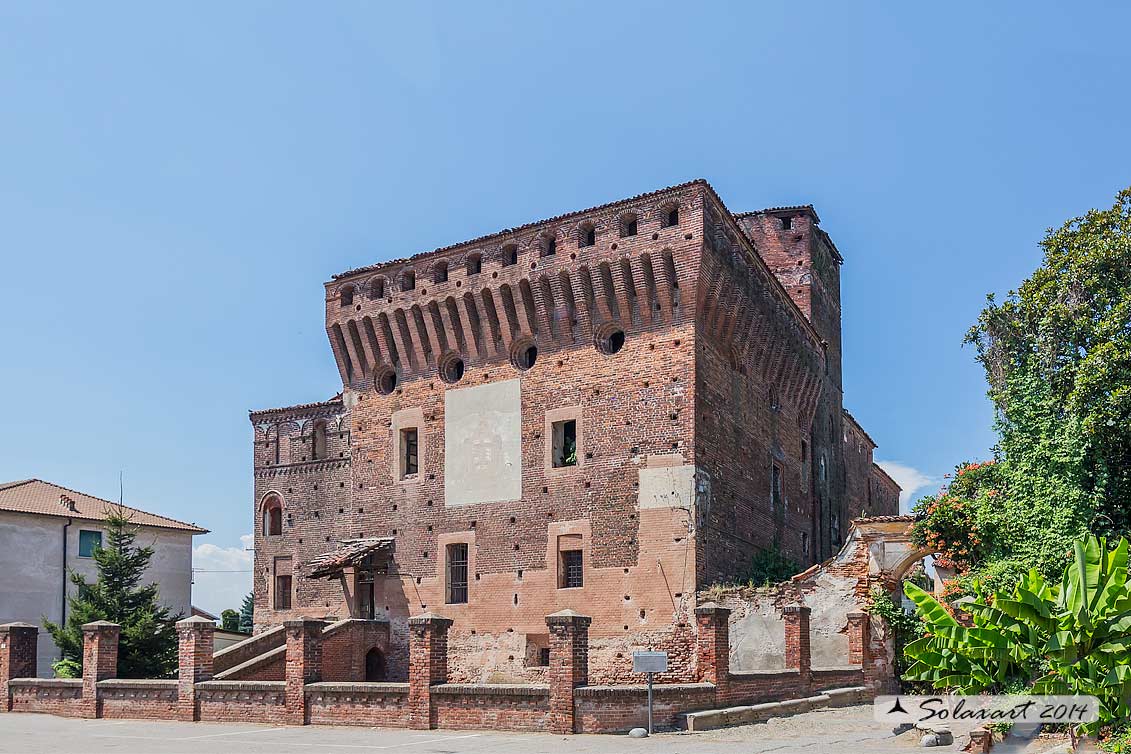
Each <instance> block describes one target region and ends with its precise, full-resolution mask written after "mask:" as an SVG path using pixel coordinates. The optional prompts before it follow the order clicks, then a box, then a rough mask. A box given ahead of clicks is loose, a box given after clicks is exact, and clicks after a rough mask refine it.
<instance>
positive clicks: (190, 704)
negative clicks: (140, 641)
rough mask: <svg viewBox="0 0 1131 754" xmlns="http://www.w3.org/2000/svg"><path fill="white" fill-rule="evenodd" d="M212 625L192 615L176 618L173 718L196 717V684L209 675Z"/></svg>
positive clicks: (188, 720)
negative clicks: (174, 712) (175, 711)
mask: <svg viewBox="0 0 1131 754" xmlns="http://www.w3.org/2000/svg"><path fill="white" fill-rule="evenodd" d="M215 631H216V624H215V623H213V622H212V621H210V620H208V619H207V618H202V617H201V616H199V615H194V616H192V617H191V618H185V619H184V620H181V621H177V719H178V720H185V721H186V722H193V721H194V720H196V719H197V710H196V684H197V682H199V681H207V680H209V679H211V678H212V653H213V638H214V633H215Z"/></svg>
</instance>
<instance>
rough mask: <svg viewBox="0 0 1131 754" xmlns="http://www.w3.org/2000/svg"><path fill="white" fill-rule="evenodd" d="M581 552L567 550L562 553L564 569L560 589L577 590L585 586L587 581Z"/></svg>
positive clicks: (562, 569)
mask: <svg viewBox="0 0 1131 754" xmlns="http://www.w3.org/2000/svg"><path fill="white" fill-rule="evenodd" d="M581 553H582V551H581V550H565V551H564V552H562V554H561V555H562V568H561V578H560V582H561V583H560V584H559V588H561V589H576V588H577V587H580V586H584V584H585V579H584V573H583V571H582V565H581Z"/></svg>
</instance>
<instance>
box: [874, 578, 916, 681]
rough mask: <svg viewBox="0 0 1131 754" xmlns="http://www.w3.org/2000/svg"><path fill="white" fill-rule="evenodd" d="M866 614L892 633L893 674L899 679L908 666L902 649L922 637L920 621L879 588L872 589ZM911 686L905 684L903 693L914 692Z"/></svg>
mask: <svg viewBox="0 0 1131 754" xmlns="http://www.w3.org/2000/svg"><path fill="white" fill-rule="evenodd" d="M867 612H868V613H869V614H871V615H875V616H877V617H879V618H883V619H884V621H885V622H886V623H887V626H888V629H889V630H890V631H891V632H892V640H893V642H894V643H895V672H896V675H897V676H900V677H901V676H902V675H903V674H904V673H905V672H906V671H907V669H908V667H909V666H910V663H909V662H908V659H907V657H906V656H905V655H904V653H903V648H904V647H905V646H907V645H908V644H909V643H911V642H912V641H914V640H916V639H918V638H919V637H921V636H922V635H923V632H924V629H923V621H922V619H920V618H919V616H918V615H915V614H912V613H908V612H907V611H905V610H904V609H903V607H902V605H900V604H898V603H897V602H896V601H895V600H893V599H892V597H891V595H890V594H888V593H887V590H885V589H883V588H882V587H880V586H873V587H872V590H871V592H870V593H869V600H868V607H867ZM913 686H914V684H912V683H911V682H905V684H904V688H903V691H904V692H911V691H914V690H915V689H914V688H913Z"/></svg>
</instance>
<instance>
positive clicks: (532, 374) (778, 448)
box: [251, 180, 899, 683]
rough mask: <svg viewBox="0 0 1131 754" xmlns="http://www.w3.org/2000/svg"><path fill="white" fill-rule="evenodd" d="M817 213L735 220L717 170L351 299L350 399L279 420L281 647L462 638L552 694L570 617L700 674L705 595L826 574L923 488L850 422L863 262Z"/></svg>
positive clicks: (498, 241)
mask: <svg viewBox="0 0 1131 754" xmlns="http://www.w3.org/2000/svg"><path fill="white" fill-rule="evenodd" d="M818 222H819V219H818V217H817V213H816V212H815V211H814V209H813V208H812V207H810V206H800V207H781V208H773V209H767V210H762V211H758V212H749V213H742V214H737V215H736V214H733V213H732V212H730V211H729V210H728V209H727V208H726V207H725V206H724V204H723V203H722V201H721V200H720V199H719V197H718V195H717V194H716V193H715V192H714V190H713V189H712V188H711V187H710V185H708V184H707V183H706V182H705V181H701V180H698V181H692V182H690V183H686V184H683V185H679V186H674V187H671V188H667V189H663V190H661V191H656V192H653V193H649V194H643V195H641V196H637V197H634V198H632V199H626V200H623V201H618V202H614V203H611V204H606V205H603V206H600V207H595V208H592V209H587V210H583V211H580V212H573V213H569V214H566V215H561V216H558V217H555V218H552V219H549V220H545V221H541V222H537V223H531V224H528V225H524V226H522V227H519V228H514V229H510V230H506V231H503V232H500V233H497V234H494V235H491V236H486V237H483V238H478V239H475V240H472V241H468V242H465V243H460V244H457V245H454V246H449V247H445V248H441V249H437V250H435V251H431V252H427V253H424V254H419V255H416V256H413V257H411V258H408V259H400V260H394V261H390V262H386V263H382V264H378V265H373V266H370V267H364V268H360V269H356V270H351V271H349V272H345V273H342V274H340V275H336V276H334V278H333V280H331V281H330V282H328V283H326V286H325V291H326V332H327V335H328V336H329V340H330V346H331V348H332V350H333V354H334V358H335V360H336V362H337V365H338V369H339V372H340V373H341V379H342V391H341V393H340V395H338V396H336V397H335V398H333V399H332V400H329V401H325V402H322V403H313V404H305V405H299V406H292V407H288V408H278V409H270V410H265V411H255V412H253V413H252V414H251V421H252V424H253V425H254V427H255V443H254V466H255V517H256V518H255V520H256V526H255V566H254V568H255V572H254V588H255V617H256V623H257V630H263V629H266V628H268V627H271V626H276V625H279V624H281V623H282V622H283V621H285V620H293V619H297V618H299V617H301V616H316V617H335V618H349V617H355V618H378V619H384V620H387V621H388V623H389V626H390V631H389V640H388V644H387V653H385V654H384V655H380V656H369V657H367V658H366V663H367V667H366V672H365V676H366V678H368V679H370V680H384V679H390V680H393V679H399V680H403V679H405V678H407V677H408V672H409V671H408V665H409V657H408V643H409V640H408V636H409V617H410V616H414V615H418V614H427V613H435V614H440V615H443V616H444V617H445V618H447V619H451V620H452V621H453V623H452V625H451V629H450V632H449V634H448V639H447V641H448V661H447V662H448V666H447V677H448V678H450V679H451V680H453V681H457V682H459V681H462V682H480V683H482V682H539V681H544V680H545V679H546V673H547V669H546V666H547V664H548V662H549V650H550V642H551V637H550V634H549V631H548V628H547V621H546V615H547V614H549V613H555V612H557V611H560V610H563V609H573V610H576V611H578V612H580V613H583V614H585V615H588V616H591V617H592V624H591V626H590V628H589V679H590V681H591V682H594V683H597V682H601V683H621V682H626V681H630V680H631V681H633V682H636V681H637V680H638V678H637V677H635V676H633V675H632V674H631V672H630V671H631V652H632V650H633V649H637V648H643V647H650V648H656V649H666V650H668V652H669V654H670V656H671V668H670V672H669V674H668V676H669V678H668V679H667V680H670V681H680V680H688V679H694V678H696V677H697V676H696V670H695V668H694V665H695V656H694V655H695V642H696V637H695V631H696V621H695V617H694V614H693V612H694V609H695V607H696V593H697V591H698V590H700V589H702V588H704V587H706V586H708V585H710V584H712V583H716V582H720V581H728V580H735V579H738V578H741V577H743V575H744V574H745V573H746V572H747V570H748V569H749V567H750V563H751V559H752V557H753V556H754V555H755V553H757V552H759V551H762V550H767V549H770V548H777V549H778V550H779V551H780V552H781V553H782V554H783V555H784V556H786V557H788V558H789V559H791V560H793V561H795V562H796V563H797V564H798V566H799V567H805V566H808V565H810V564H813V563H817V562H820V561H822V560H824V559H826V558H828V557H830V556H832V555H833V554H834V553H836V552H837V550H838V549H839V548H840V547H841V545H842V544H843V540H844V538H845V536H846V535H847V534H848V524H849V521H850V520H851V519H854V518H856V517H859V516H864V515H866V516H885V515H892V514H896V513H897V512H898V497H899V488H898V486H897V485H896V484H895V482H894V481H892V479H891V478H890V477H888V476H887V475H886V474H885V473H884V472H883V471H882V470H880V469H879V468H878V467H877V466H875V464H874V463H873V461H872V451H873V448H874V447H875V445H874V443H873V442H872V440H871V439H870V438H869V436H868V435H867V433H865V431H864V430H863V429H862V428H861V427H860V426H859V424H857V423H856V422H855V421H854V420H853V418H852V417H851V415H849V414H848V413H847V412H846V411H845V410H844V407H843V400H842V398H843V394H842V385H841V328H840V321H841V311H840V308H841V307H840V265H841V263H842V261H843V260H842V258H841V255H840V253H839V252H838V251H837V248H836V246H835V245H834V244H833V242H832V240H831V239H830V238H829V236H828V235H827V234H826V233H825V232H824V231H823V230H821V229H820V227H819V226H818Z"/></svg>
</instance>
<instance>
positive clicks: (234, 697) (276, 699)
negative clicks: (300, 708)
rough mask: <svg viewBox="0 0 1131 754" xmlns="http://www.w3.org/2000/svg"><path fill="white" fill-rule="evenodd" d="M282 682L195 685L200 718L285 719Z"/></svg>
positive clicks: (233, 720) (229, 720) (272, 721)
mask: <svg viewBox="0 0 1131 754" xmlns="http://www.w3.org/2000/svg"><path fill="white" fill-rule="evenodd" d="M285 691H286V685H285V683H284V682H282V681H274V682H245V681H208V682H205V683H198V684H197V685H196V697H197V703H198V705H199V707H200V720H201V721H204V722H227V723H269V724H274V725H282V724H283V723H284V722H285V721H286V704H285Z"/></svg>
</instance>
